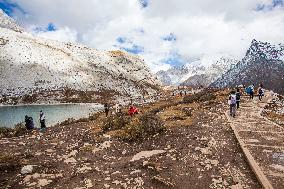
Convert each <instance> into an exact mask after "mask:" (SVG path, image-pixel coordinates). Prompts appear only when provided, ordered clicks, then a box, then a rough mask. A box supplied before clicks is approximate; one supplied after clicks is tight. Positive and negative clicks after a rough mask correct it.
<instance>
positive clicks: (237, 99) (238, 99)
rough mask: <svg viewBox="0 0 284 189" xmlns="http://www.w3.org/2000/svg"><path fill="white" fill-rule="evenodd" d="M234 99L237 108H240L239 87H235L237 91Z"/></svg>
mask: <svg viewBox="0 0 284 189" xmlns="http://www.w3.org/2000/svg"><path fill="white" fill-rule="evenodd" d="M236 101H237V109H239V108H240V101H241V93H240V89H239V88H237V92H236Z"/></svg>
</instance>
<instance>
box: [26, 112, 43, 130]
mask: <svg viewBox="0 0 284 189" xmlns="http://www.w3.org/2000/svg"><path fill="white" fill-rule="evenodd" d="M39 122H40V129H41V131H44V130H45V129H46V125H45V114H44V113H43V111H42V110H41V111H40V113H39ZM25 126H26V129H27V130H33V129H34V128H35V125H34V121H33V118H32V117H29V116H27V115H26V116H25Z"/></svg>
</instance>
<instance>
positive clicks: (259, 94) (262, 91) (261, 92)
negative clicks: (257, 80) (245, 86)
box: [257, 84, 264, 101]
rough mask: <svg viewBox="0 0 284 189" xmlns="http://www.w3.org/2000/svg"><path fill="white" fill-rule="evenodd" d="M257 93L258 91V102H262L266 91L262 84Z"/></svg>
mask: <svg viewBox="0 0 284 189" xmlns="http://www.w3.org/2000/svg"><path fill="white" fill-rule="evenodd" d="M257 91H258V100H259V101H261V100H262V97H263V96H264V89H263V85H262V84H260V85H259V87H258V89H257Z"/></svg>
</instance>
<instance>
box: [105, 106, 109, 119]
mask: <svg viewBox="0 0 284 189" xmlns="http://www.w3.org/2000/svg"><path fill="white" fill-rule="evenodd" d="M104 107H105V114H106V117H107V116H108V112H109V105H108V103H105V105H104Z"/></svg>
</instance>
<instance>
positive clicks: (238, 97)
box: [236, 92, 241, 101]
mask: <svg viewBox="0 0 284 189" xmlns="http://www.w3.org/2000/svg"><path fill="white" fill-rule="evenodd" d="M240 99H241V94H240V93H239V92H237V93H236V100H237V101H239V100H240Z"/></svg>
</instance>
